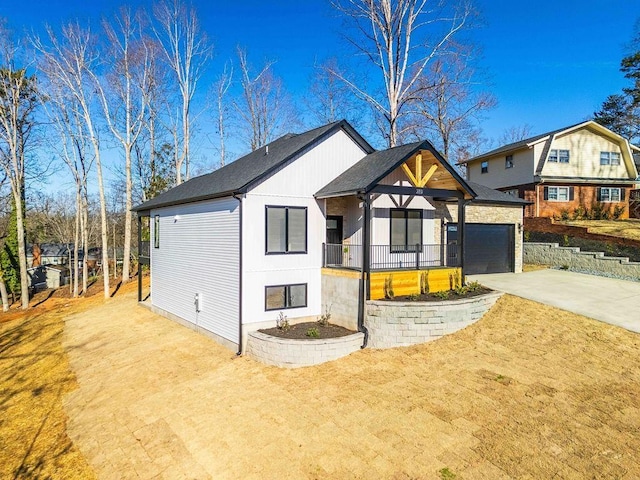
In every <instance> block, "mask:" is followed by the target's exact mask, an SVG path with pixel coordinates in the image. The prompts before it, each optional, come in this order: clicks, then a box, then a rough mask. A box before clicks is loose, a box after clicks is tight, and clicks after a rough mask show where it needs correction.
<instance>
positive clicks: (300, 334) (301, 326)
mask: <svg viewBox="0 0 640 480" xmlns="http://www.w3.org/2000/svg"><path fill="white" fill-rule="evenodd" d="M311 328H315V329H316V330H317V331H318V336H317V337H311V336H308V335H307V332H308V331H309V329H311ZM258 331H259V332H261V333H266V334H267V335H272V336H274V337H280V338H294V339H298V340H318V339H324V338H336V337H346V336H347V335H352V334H354V333H356V332H354V331H353V330H349V329H347V328H344V327H340V326H338V325H333V324H332V323H330V324H328V325H327V326H326V327H325V326H322V325H320V324H319V323H318V322H304V323H296V324H295V325H291V326H289V329H288V330H283V329H281V328H278V327H273V328H264V329H262V330H258Z"/></svg>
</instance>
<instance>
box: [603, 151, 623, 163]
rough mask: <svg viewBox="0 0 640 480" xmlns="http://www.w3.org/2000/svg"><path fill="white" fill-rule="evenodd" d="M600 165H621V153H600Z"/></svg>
mask: <svg viewBox="0 0 640 480" xmlns="http://www.w3.org/2000/svg"><path fill="white" fill-rule="evenodd" d="M600 165H620V153H618V152H600Z"/></svg>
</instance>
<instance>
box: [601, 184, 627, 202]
mask: <svg viewBox="0 0 640 480" xmlns="http://www.w3.org/2000/svg"><path fill="white" fill-rule="evenodd" d="M598 201H600V202H620V201H622V193H621V191H620V188H610V187H601V188H600V190H599V193H598Z"/></svg>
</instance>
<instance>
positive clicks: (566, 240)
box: [562, 235, 569, 247]
mask: <svg viewBox="0 0 640 480" xmlns="http://www.w3.org/2000/svg"><path fill="white" fill-rule="evenodd" d="M562 245H563V246H565V247H568V246H569V235H563V236H562Z"/></svg>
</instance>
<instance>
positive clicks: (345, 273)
mask: <svg viewBox="0 0 640 480" xmlns="http://www.w3.org/2000/svg"><path fill="white" fill-rule="evenodd" d="M321 273H322V275H331V276H334V277H347V278H360V272H359V271H357V270H343V269H339V268H323V269H322V270H321Z"/></svg>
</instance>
